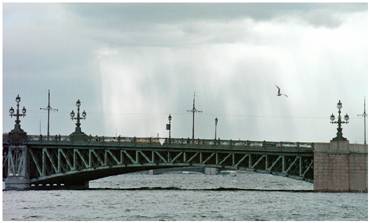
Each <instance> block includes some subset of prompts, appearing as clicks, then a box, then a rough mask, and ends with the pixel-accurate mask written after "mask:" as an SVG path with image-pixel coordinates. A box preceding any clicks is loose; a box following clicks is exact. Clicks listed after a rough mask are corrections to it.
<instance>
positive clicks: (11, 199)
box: [3, 172, 368, 221]
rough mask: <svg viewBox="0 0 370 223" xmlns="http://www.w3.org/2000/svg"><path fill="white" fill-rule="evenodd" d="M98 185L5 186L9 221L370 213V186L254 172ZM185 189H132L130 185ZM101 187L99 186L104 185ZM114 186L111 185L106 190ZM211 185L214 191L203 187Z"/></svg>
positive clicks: (123, 178)
mask: <svg viewBox="0 0 370 223" xmlns="http://www.w3.org/2000/svg"><path fill="white" fill-rule="evenodd" d="M90 187H91V188H97V189H95V190H54V191H4V192H3V219H4V220H147V221H148V220H245V221H248V220H250V221H251V220H367V219H368V215H367V205H368V204H367V193H314V192H281V191H278V192H277V191H244V190H234V191H225V190H212V189H217V188H241V189H266V190H273V189H277V190H312V189H313V186H312V184H310V183H308V182H303V181H299V180H294V179H289V178H285V177H279V176H272V175H267V174H256V173H253V172H237V173H233V174H222V175H204V174H183V173H172V174H161V175H147V174H126V175H120V176H115V177H108V178H104V179H99V180H96V181H92V182H90ZM144 187H145V188H179V189H175V190H174V189H172V190H166V189H163V190H158V189H157V190H146V189H145V190H142V189H138V190H126V189H127V188H131V189H132V188H144ZM99 188H100V189H99ZM104 188H112V189H104ZM203 189H207V190H203Z"/></svg>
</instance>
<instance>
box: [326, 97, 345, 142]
mask: <svg viewBox="0 0 370 223" xmlns="http://www.w3.org/2000/svg"><path fill="white" fill-rule="evenodd" d="M342 107H343V105H342V102H341V101H340V100H339V102H338V104H337V108H338V119H337V121H335V116H334V114H333V113H332V114H331V116H330V123H332V124H338V128H337V136H336V137H335V138H333V139H332V141H347V139H346V138H344V137H343V133H342V124H348V120H349V116H348V114H346V115H345V116H344V121H342V116H341V109H342Z"/></svg>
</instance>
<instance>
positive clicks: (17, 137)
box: [9, 95, 27, 144]
mask: <svg viewBox="0 0 370 223" xmlns="http://www.w3.org/2000/svg"><path fill="white" fill-rule="evenodd" d="M15 101H16V102H17V110H16V111H15V110H14V108H13V107H10V109H9V113H10V117H13V116H15V117H16V119H15V125H14V129H13V130H12V131H10V133H9V139H10V141H11V142H12V143H15V144H17V143H22V142H23V141H24V140H25V139H26V138H27V134H26V132H25V131H23V129H22V128H21V125H20V123H21V120H20V119H19V118H20V117H24V116H26V108H25V107H24V106H23V108H22V113H20V111H19V102H21V97H19V95H17V97H16V98H15ZM14 112H15V114H14Z"/></svg>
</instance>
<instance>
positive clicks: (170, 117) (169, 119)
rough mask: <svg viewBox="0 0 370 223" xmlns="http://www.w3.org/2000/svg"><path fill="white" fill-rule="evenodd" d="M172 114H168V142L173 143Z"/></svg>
mask: <svg viewBox="0 0 370 223" xmlns="http://www.w3.org/2000/svg"><path fill="white" fill-rule="evenodd" d="M171 120H172V116H171V114H169V115H168V124H167V125H166V129H167V130H168V143H171Z"/></svg>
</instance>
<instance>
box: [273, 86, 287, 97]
mask: <svg viewBox="0 0 370 223" xmlns="http://www.w3.org/2000/svg"><path fill="white" fill-rule="evenodd" d="M275 86H276V88H277V89H278V93H277V96H282V95H284V96H285V97H288V95H286V94H282V93H281V91H280V88H279V86H277V85H276V84H275Z"/></svg>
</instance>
